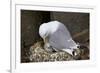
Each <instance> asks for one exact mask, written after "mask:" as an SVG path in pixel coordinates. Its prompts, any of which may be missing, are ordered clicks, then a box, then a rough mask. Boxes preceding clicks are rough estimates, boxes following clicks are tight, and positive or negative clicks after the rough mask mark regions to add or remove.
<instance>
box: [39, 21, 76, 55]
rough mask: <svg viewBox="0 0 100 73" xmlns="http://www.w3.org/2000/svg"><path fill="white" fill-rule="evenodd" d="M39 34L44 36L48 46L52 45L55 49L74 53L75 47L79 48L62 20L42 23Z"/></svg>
mask: <svg viewBox="0 0 100 73" xmlns="http://www.w3.org/2000/svg"><path fill="white" fill-rule="evenodd" d="M39 35H40V36H41V37H42V38H43V40H44V43H45V46H46V48H49V47H50V46H51V47H52V48H53V49H55V50H64V51H67V52H69V53H70V54H72V51H73V49H77V44H76V43H75V41H74V40H73V39H72V37H71V35H70V33H69V31H68V29H67V28H66V26H65V25H64V24H63V23H61V22H58V21H51V22H48V23H43V24H41V25H40V27H39ZM49 50H51V48H49Z"/></svg>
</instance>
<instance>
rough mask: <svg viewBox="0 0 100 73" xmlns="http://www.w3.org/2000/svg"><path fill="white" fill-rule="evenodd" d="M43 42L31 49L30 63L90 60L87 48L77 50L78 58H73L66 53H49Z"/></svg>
mask: <svg viewBox="0 0 100 73" xmlns="http://www.w3.org/2000/svg"><path fill="white" fill-rule="evenodd" d="M43 46H44V43H43V42H42V41H40V42H37V43H35V44H34V45H33V46H31V47H30V55H29V60H30V62H48V61H50V62H51V61H70V60H85V59H89V50H88V49H87V48H86V47H85V48H82V47H81V48H82V49H78V50H75V51H76V52H77V55H76V56H72V55H70V54H69V53H67V52H65V51H58V52H48V51H46V50H45V49H44V48H43Z"/></svg>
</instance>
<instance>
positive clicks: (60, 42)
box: [49, 26, 76, 49]
mask: <svg viewBox="0 0 100 73" xmlns="http://www.w3.org/2000/svg"><path fill="white" fill-rule="evenodd" d="M49 43H50V44H51V46H53V47H54V48H57V49H65V48H68V49H69V48H70V47H71V46H74V45H76V44H75V42H74V41H73V40H72V37H71V35H70V33H69V31H68V30H67V28H66V27H65V26H60V27H59V28H58V30H57V31H56V32H54V33H53V34H51V35H50V36H49Z"/></svg>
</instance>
